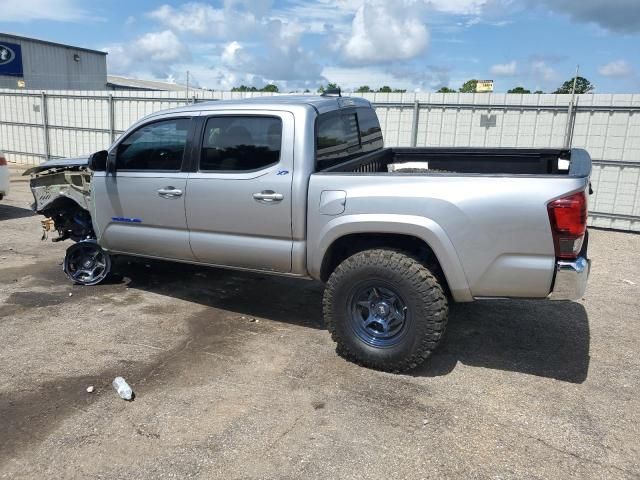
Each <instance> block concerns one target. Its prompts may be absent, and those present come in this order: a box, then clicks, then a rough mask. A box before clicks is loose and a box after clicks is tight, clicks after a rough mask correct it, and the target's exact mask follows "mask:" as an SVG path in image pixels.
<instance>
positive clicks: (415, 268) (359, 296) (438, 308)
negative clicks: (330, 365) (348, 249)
mask: <svg viewBox="0 0 640 480" xmlns="http://www.w3.org/2000/svg"><path fill="white" fill-rule="evenodd" d="M323 310H324V318H325V322H326V324H327V328H328V329H329V331H330V332H331V336H332V338H333V340H334V341H335V342H336V343H337V344H338V347H337V350H338V353H340V354H341V355H342V356H344V357H345V358H347V359H349V360H353V361H356V362H357V363H360V364H362V365H364V366H367V367H370V368H375V369H377V370H384V371H394V372H397V371H403V370H407V369H410V368H414V367H416V366H418V365H419V364H421V363H422V362H424V360H426V359H427V357H429V355H431V352H432V351H433V350H434V349H435V348H436V346H437V345H438V343H439V341H440V339H441V338H442V336H443V334H444V331H445V327H446V323H447V316H448V304H447V298H446V296H445V294H444V292H443V290H442V287H441V286H440V284H439V283H438V281H437V280H436V278H435V277H434V276H433V275H432V274H431V272H430V271H429V270H428V269H427V267H425V266H424V265H422V264H421V263H420V262H418V261H417V260H416V259H414V258H412V257H410V256H408V255H406V254H404V253H400V252H397V251H394V250H386V249H376V250H366V251H363V252H360V253H356V254H355V255H353V256H351V257H349V258H347V259H346V260H344V261H343V262H342V263H341V264H340V265H339V266H338V268H336V270H335V271H334V272H333V273H332V275H331V277H330V278H329V281H328V282H327V286H326V289H325V293H324V300H323Z"/></svg>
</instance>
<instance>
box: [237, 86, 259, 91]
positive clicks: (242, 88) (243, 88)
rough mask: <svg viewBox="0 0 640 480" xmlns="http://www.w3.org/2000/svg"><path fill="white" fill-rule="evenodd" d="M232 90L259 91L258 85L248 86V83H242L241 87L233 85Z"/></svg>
mask: <svg viewBox="0 0 640 480" xmlns="http://www.w3.org/2000/svg"><path fill="white" fill-rule="evenodd" d="M231 91H232V92H257V91H258V89H257V88H256V87H247V86H246V85H240V86H239V87H233V88H232V89H231Z"/></svg>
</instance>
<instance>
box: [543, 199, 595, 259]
mask: <svg viewBox="0 0 640 480" xmlns="http://www.w3.org/2000/svg"><path fill="white" fill-rule="evenodd" d="M547 211H548V212H549V221H550V222H551V232H552V234H553V243H554V246H555V249H556V257H558V258H565V259H566V258H576V257H577V256H578V253H580V249H581V248H582V241H583V240H584V233H585V232H586V230H587V195H586V194H585V192H578V193H574V194H572V195H569V196H567V197H564V198H559V199H558V200H554V201H553V202H550V203H549V204H548V205H547Z"/></svg>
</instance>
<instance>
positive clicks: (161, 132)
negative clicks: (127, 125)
mask: <svg viewBox="0 0 640 480" xmlns="http://www.w3.org/2000/svg"><path fill="white" fill-rule="evenodd" d="M190 125H191V120H190V119H188V118H176V119H172V120H163V121H160V122H154V123H151V124H147V125H144V126H142V127H140V128H139V129H137V130H135V131H134V132H133V133H132V134H131V135H129V136H128V137H127V138H125V139H124V140H123V141H122V142H121V143H120V145H118V151H117V154H116V168H117V169H118V170H153V171H158V170H164V171H177V170H180V168H181V167H182V159H183V157H184V148H185V146H186V144H187V134H188V133H189V126H190Z"/></svg>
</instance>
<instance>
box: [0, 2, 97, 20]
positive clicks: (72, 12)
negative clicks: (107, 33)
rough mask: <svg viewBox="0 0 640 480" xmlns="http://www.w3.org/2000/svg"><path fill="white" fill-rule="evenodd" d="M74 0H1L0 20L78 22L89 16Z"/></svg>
mask: <svg viewBox="0 0 640 480" xmlns="http://www.w3.org/2000/svg"><path fill="white" fill-rule="evenodd" d="M78 3H79V2H77V1H75V0H2V2H0V10H1V11H0V14H1V15H2V16H1V17H0V21H2V22H28V21H31V20H49V21H57V22H79V21H81V20H87V19H88V18H89V17H90V16H89V14H88V13H87V11H86V10H85V9H84V8H81V7H80V6H79V5H78Z"/></svg>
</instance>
